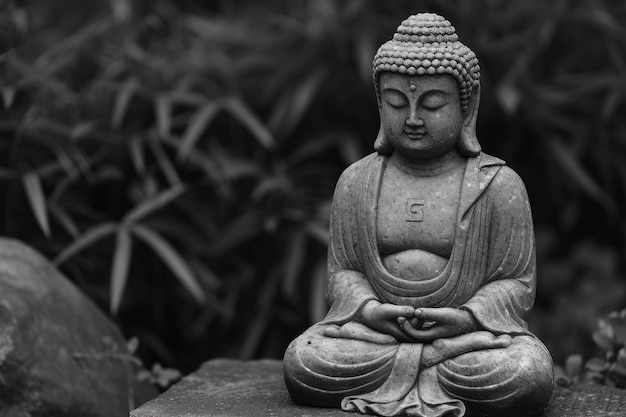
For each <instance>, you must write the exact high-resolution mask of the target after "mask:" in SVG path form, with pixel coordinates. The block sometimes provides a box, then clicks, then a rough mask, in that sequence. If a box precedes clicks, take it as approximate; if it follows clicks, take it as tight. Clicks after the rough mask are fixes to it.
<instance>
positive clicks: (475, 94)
mask: <svg viewBox="0 0 626 417" xmlns="http://www.w3.org/2000/svg"><path fill="white" fill-rule="evenodd" d="M373 66H374V86H375V88H376V97H377V100H378V107H379V109H381V108H382V101H381V100H382V98H381V90H380V88H381V87H380V78H381V74H383V73H391V74H399V75H401V76H403V77H402V78H407V79H410V78H416V79H420V78H421V77H425V78H430V79H432V80H434V81H435V82H438V81H437V80H444V81H445V82H444V84H450V82H449V81H446V78H448V77H449V79H451V80H454V82H455V84H456V86H457V87H458V101H459V103H458V106H460V112H461V117H462V124H461V125H460V132H458V141H457V143H456V147H457V150H458V151H459V153H460V154H462V155H464V156H475V155H477V154H478V153H479V152H480V149H481V148H480V144H479V143H478V139H477V138H476V119H477V115H478V106H479V100H480V81H479V80H480V67H479V66H478V59H477V58H476V55H475V54H474V52H472V51H471V50H470V49H469V48H468V47H467V46H465V45H463V44H462V43H461V42H460V41H459V40H458V36H457V34H456V31H455V29H454V27H453V26H452V25H451V24H450V22H449V21H448V20H446V19H445V18H443V17H442V16H439V15H437V14H432V13H420V14H417V15H413V16H410V17H409V18H408V19H406V20H405V21H403V22H402V24H401V25H400V26H399V27H398V30H397V32H396V33H395V35H394V37H393V39H392V40H390V41H388V42H386V43H384V44H383V45H382V46H381V47H380V48H379V49H378V52H377V53H376V56H375V57H374V63H373ZM396 78H398V77H396ZM430 83H431V84H432V81H430ZM413 89H414V86H413V85H411V91H413ZM455 105H456V104H455ZM383 124H384V120H383V117H382V114H381V128H380V131H379V134H378V137H377V139H376V143H375V144H374V148H375V149H376V150H377V151H378V152H379V153H382V154H390V153H391V152H393V146H392V145H391V143H390V141H389V139H388V138H387V137H386V133H385V129H384V126H383Z"/></svg>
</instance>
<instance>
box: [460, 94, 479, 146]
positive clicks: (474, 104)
mask: <svg viewBox="0 0 626 417" xmlns="http://www.w3.org/2000/svg"><path fill="white" fill-rule="evenodd" d="M479 105H480V85H477V86H476V87H474V91H473V92H472V96H471V97H470V101H469V106H468V107H467V110H465V114H464V118H463V127H462V128H461V135H460V137H459V142H458V144H457V150H458V151H459V153H460V154H461V155H463V156H468V157H469V156H477V155H478V154H479V153H480V151H481V147H480V143H479V142H478V138H477V137H476V121H477V119H478V107H479Z"/></svg>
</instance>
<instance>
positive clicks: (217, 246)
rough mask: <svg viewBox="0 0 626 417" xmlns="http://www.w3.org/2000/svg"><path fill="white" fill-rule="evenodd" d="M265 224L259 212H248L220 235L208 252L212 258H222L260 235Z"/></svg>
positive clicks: (230, 224)
mask: <svg viewBox="0 0 626 417" xmlns="http://www.w3.org/2000/svg"><path fill="white" fill-rule="evenodd" d="M264 224H265V218H264V216H263V214H262V213H261V212H260V211H259V210H250V211H247V212H245V213H243V214H242V215H241V216H239V217H238V218H237V219H235V220H234V221H233V222H231V223H229V224H228V225H227V226H226V227H225V228H224V229H223V230H222V231H221V233H219V236H220V237H219V238H218V239H217V242H215V243H213V244H212V245H211V246H210V247H209V248H208V252H209V253H210V254H211V255H212V256H220V255H221V254H223V253H225V252H227V251H229V250H231V249H232V248H234V247H236V246H239V245H241V244H242V243H244V242H246V241H248V240H250V239H252V238H253V237H255V236H256V235H258V234H259V233H260V232H261V231H262V230H263V225H264Z"/></svg>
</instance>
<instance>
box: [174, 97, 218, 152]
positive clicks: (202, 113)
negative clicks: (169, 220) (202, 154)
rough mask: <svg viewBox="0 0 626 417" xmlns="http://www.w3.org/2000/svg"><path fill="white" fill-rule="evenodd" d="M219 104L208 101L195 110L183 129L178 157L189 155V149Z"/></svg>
mask: <svg viewBox="0 0 626 417" xmlns="http://www.w3.org/2000/svg"><path fill="white" fill-rule="evenodd" d="M219 109H220V106H219V105H218V104H217V103H214V102H212V103H208V104H205V105H204V106H202V107H201V108H199V109H198V111H196V113H195V114H194V116H193V117H192V119H191V122H190V123H189V125H188V126H187V129H185V135H184V136H183V140H182V142H181V144H180V147H179V148H178V159H179V160H183V159H185V158H187V156H189V153H190V152H191V150H192V149H193V148H194V147H195V146H196V143H197V142H198V140H200V137H201V136H202V133H203V132H204V131H205V130H206V128H207V126H208V125H209V123H210V122H211V120H213V118H214V117H215V115H216V114H217V112H218V111H219Z"/></svg>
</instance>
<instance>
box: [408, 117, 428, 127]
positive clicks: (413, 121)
mask: <svg viewBox="0 0 626 417" xmlns="http://www.w3.org/2000/svg"><path fill="white" fill-rule="evenodd" d="M406 125H407V126H410V127H422V126H424V120H423V119H422V118H420V117H414V116H413V115H411V116H410V117H409V118H408V119H406Z"/></svg>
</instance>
